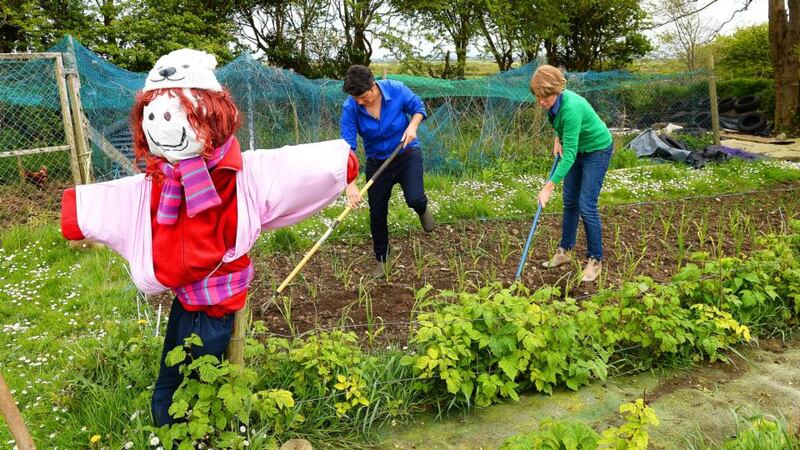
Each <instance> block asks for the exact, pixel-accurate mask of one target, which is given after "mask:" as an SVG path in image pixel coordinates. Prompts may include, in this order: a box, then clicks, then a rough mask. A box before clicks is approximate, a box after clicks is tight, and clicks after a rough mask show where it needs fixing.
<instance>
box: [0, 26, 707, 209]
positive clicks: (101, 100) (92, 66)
mask: <svg viewBox="0 0 800 450" xmlns="http://www.w3.org/2000/svg"><path fill="white" fill-rule="evenodd" d="M51 50H52V51H53V52H54V53H52V54H63V55H68V57H67V58H66V59H65V61H66V63H67V65H68V67H67V72H68V73H69V71H74V72H75V73H76V74H78V75H79V79H78V78H77V77H76V80H79V83H77V82H76V85H77V84H79V94H80V95H79V96H77V95H76V98H75V101H74V102H73V103H77V105H74V104H70V105H69V106H70V107H73V108H78V110H80V108H82V110H81V113H79V114H76V116H78V118H79V119H80V120H83V123H82V124H78V125H77V126H74V127H73V128H75V130H76V131H79V132H83V133H85V135H86V139H82V138H81V136H78V138H77V139H76V140H75V141H76V142H75V144H76V146H77V149H76V152H77V153H76V155H75V156H74V158H76V159H80V157H81V156H82V155H83V153H89V152H90V154H91V157H90V158H85V162H81V163H79V164H81V165H85V166H86V167H87V168H86V169H84V170H85V171H86V172H90V173H86V174H84V177H85V178H86V179H92V180H96V181H107V180H113V179H117V178H120V177H124V176H128V175H131V174H134V173H136V172H137V168H136V166H135V164H134V162H133V150H132V135H131V127H130V123H129V122H130V121H129V113H130V108H131V106H132V105H133V100H134V97H135V94H136V92H137V91H138V90H139V89H141V87H142V86H143V85H144V78H145V75H146V74H144V73H134V72H129V71H127V70H124V69H121V68H119V67H116V66H114V65H113V64H111V63H109V62H108V61H106V60H105V59H103V58H101V57H100V56H98V55H96V54H94V53H93V52H91V51H90V50H89V49H87V48H85V47H83V46H82V45H81V44H80V43H79V42H76V41H74V40H72V39H71V38H69V37H66V38H65V39H64V40H62V41H61V42H60V43H59V44H58V45H56V46H54V47H53V48H52V49H51ZM48 61H49V62H48ZM48 64H49V65H48ZM52 65H53V59H52V58H51V59H49V60H48V59H47V58H44V59H43V58H36V57H31V58H30V59H23V60H21V59H19V58H18V57H17V58H15V59H3V58H0V124H2V127H0V155H2V156H6V157H3V158H0V187H1V188H2V189H3V190H5V191H8V192H12V193H16V194H17V195H19V196H21V197H23V198H24V197H25V196H28V195H31V194H36V195H38V194H39V193H40V192H41V190H42V186H43V185H45V186H49V187H52V186H61V185H63V184H69V181H70V180H71V179H72V180H73V181H77V180H78V178H75V177H72V176H71V173H72V172H71V170H72V168H71V164H75V162H71V160H70V153H69V152H68V151H58V152H55V151H54V152H49V153H36V154H31V155H23V156H20V157H21V158H22V163H21V164H20V163H19V162H18V161H19V160H18V159H16V158H14V157H11V156H16V155H15V154H12V153H10V152H13V151H18V150H19V149H21V148H44V147H47V148H52V147H54V146H66V145H72V144H70V142H69V136H68V133H67V130H68V128H67V127H65V124H66V123H67V122H68V121H69V120H71V119H69V118H67V117H66V115H68V114H69V110H68V108H64V107H62V108H59V105H60V101H59V99H60V98H59V95H58V89H57V85H58V82H60V80H62V79H63V77H60V76H59V75H58V74H57V73H56V70H54V69H53V68H52V67H51V66H52ZM536 68H537V63H531V64H528V65H525V66H522V67H519V68H516V69H513V70H510V71H507V72H503V73H500V74H497V75H493V76H488V77H482V78H478V79H471V80H442V79H434V78H426V77H412V76H405V75H397V76H394V75H393V76H390V77H389V78H390V79H394V80H398V81H401V82H403V83H404V84H406V85H407V86H408V87H409V88H411V89H412V90H413V91H414V92H415V93H417V94H418V95H419V96H420V97H421V98H422V99H423V100H424V102H425V104H426V109H427V112H428V119H427V120H426V121H425V122H423V124H422V126H421V127H420V130H419V138H420V142H421V144H422V147H423V152H424V155H425V165H426V170H427V171H430V172H437V173H450V174H461V173H464V172H468V171H470V170H472V169H479V168H483V167H486V166H487V165H492V164H495V163H496V162H498V161H500V160H502V161H505V162H507V163H511V164H514V163H515V162H519V161H530V160H531V159H532V158H533V159H535V158H540V159H541V157H543V156H545V155H546V154H547V152H548V149H549V148H550V147H551V146H552V131H551V127H550V126H549V124H548V123H547V118H546V115H545V113H544V111H543V110H542V109H541V108H539V107H538V105H536V103H535V102H534V98H533V96H532V95H531V93H530V91H529V88H528V84H529V80H530V78H531V76H532V74H533V72H534V71H535V69H536ZM217 77H218V78H219V80H220V82H221V83H222V84H223V85H224V86H226V87H227V88H228V89H229V90H230V91H231V93H232V95H233V97H234V99H235V101H236V103H237V106H238V108H239V110H240V112H241V114H242V118H243V126H242V127H241V129H240V130H239V131H238V133H237V137H238V139H239V141H240V142H241V143H242V147H243V148H244V149H259V148H276V147H281V146H283V145H287V144H294V143H305V142H314V141H320V140H326V139H334V138H337V137H338V136H339V117H340V113H341V105H342V102H343V101H344V100H345V99H346V94H344V93H343V92H342V82H341V81H340V80H331V79H319V80H309V79H306V78H305V77H302V76H300V75H297V74H295V73H293V72H291V71H287V70H282V69H275V68H271V67H267V66H265V65H263V64H262V63H260V62H258V61H257V60H254V59H253V58H252V57H251V56H250V55H248V54H244V55H242V56H240V57H238V58H236V59H235V60H233V61H232V62H230V63H229V64H227V65H225V66H222V67H220V68H219V69H218V70H217ZM567 80H568V88H569V89H572V90H574V91H576V92H578V93H579V94H581V95H583V96H584V97H586V98H587V99H588V100H589V102H590V103H591V104H592V105H593V106H594V108H595V109H596V110H597V112H598V114H599V115H600V116H601V118H602V119H603V120H604V121H605V122H606V124H607V125H608V126H609V127H611V128H612V130H616V131H618V132H629V133H635V132H636V131H637V130H640V129H644V128H647V127H650V126H651V125H653V124H654V123H656V122H673V123H678V124H680V125H683V126H685V127H687V128H690V129H694V130H698V131H700V132H702V131H703V130H707V129H709V128H710V125H711V115H710V112H709V104H710V102H709V89H708V76H707V74H706V73H704V72H688V73H679V74H672V75H643V74H634V73H630V72H627V71H612V72H600V73H597V72H586V73H568V74H567ZM80 120H79V121H78V122H80ZM84 140H85V141H86V142H87V143H88V145H89V147H88V149H87V151H86V152H81V150H80V149H79V145H80V143H81V142H83V141H84ZM81 161H84V159H81ZM89 164H91V170H89V168H88V167H89ZM45 173H46V176H47V182H46V183H41V182H38V181H34V180H40V179H42V178H43V177H42V176H41V175H44V174H45ZM25 174H28V176H27V178H26V176H25ZM78 174H79V175H80V171H78ZM26 180H27V181H26ZM54 195H55V194H54ZM56 200H57V198H56ZM52 201H53V200H52V199H51V202H52ZM11 203H13V200H8V201H4V202H3V205H4V206H2V207H0V209H4V210H13V207H11V206H10V204H11ZM6 205H9V206H6ZM6 213H7V211H6Z"/></svg>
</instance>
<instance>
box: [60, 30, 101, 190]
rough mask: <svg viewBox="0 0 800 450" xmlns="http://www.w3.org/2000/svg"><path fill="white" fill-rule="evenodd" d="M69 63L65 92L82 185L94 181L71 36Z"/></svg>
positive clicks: (90, 148) (76, 62) (70, 37)
mask: <svg viewBox="0 0 800 450" xmlns="http://www.w3.org/2000/svg"><path fill="white" fill-rule="evenodd" d="M68 42H69V47H68V48H69V52H68V53H67V55H69V61H68V69H67V70H66V75H67V92H68V94H69V103H70V108H72V124H73V128H74V129H75V146H76V148H77V150H78V164H79V167H80V171H81V177H82V180H83V183H84V184H89V183H91V182H92V181H94V176H93V173H92V147H91V144H89V140H88V139H87V136H88V134H89V133H88V131H87V130H86V122H85V120H84V119H85V117H84V114H83V106H82V105H81V81H80V77H79V75H78V59H77V58H76V56H75V44H74V42H73V41H72V36H69V37H68Z"/></svg>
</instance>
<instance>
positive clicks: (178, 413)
mask: <svg viewBox="0 0 800 450" xmlns="http://www.w3.org/2000/svg"><path fill="white" fill-rule="evenodd" d="M188 410H189V404H188V403H186V401H185V400H183V399H181V400H177V401H173V402H172V404H171V405H170V406H169V410H168V412H169V415H170V416H172V417H174V418H176V419H182V418H184V417H185V416H186V411H188Z"/></svg>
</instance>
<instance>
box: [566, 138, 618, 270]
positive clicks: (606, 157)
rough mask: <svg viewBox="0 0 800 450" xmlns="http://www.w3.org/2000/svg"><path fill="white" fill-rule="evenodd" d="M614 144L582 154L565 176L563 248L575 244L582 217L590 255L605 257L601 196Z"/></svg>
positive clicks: (588, 254) (577, 157) (590, 256)
mask: <svg viewBox="0 0 800 450" xmlns="http://www.w3.org/2000/svg"><path fill="white" fill-rule="evenodd" d="M613 151H614V146H613V145H611V146H610V147H608V148H607V149H605V150H597V151H594V152H590V153H578V154H577V155H576V157H575V163H573V164H572V167H571V168H570V170H569V172H567V175H566V176H565V177H564V216H563V218H562V222H561V247H562V248H563V249H565V250H570V249H572V248H573V247H575V239H576V237H577V235H578V218H580V219H583V229H584V231H585V232H586V244H587V251H586V256H587V257H589V258H594V259H596V260H598V261H602V260H603V227H602V223H601V220H600V212H599V211H598V210H597V199H598V198H599V197H600V189H601V188H602V187H603V180H604V179H605V176H606V172H607V171H608V164H609V162H610V161H611V153H612V152H613Z"/></svg>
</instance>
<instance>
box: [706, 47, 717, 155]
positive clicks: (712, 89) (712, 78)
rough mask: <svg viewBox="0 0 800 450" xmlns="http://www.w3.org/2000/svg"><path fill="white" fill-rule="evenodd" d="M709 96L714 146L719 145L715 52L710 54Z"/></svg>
mask: <svg viewBox="0 0 800 450" xmlns="http://www.w3.org/2000/svg"><path fill="white" fill-rule="evenodd" d="M708 96H709V97H710V100H711V131H712V132H713V133H714V145H719V142H720V140H719V108H718V107H717V106H718V105H717V73H716V71H715V70H714V52H713V51H710V50H709V52H708Z"/></svg>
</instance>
